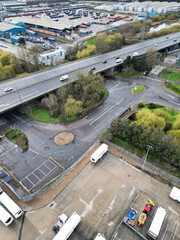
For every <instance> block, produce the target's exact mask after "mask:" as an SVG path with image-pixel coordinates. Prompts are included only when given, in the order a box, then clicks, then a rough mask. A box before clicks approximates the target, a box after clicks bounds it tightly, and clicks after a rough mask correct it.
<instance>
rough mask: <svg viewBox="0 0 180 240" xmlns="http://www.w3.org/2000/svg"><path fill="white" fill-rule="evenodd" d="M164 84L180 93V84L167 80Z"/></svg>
mask: <svg viewBox="0 0 180 240" xmlns="http://www.w3.org/2000/svg"><path fill="white" fill-rule="evenodd" d="M164 84H165V86H166V87H167V88H168V89H169V90H171V91H173V92H175V93H177V94H179V95H180V85H177V84H174V83H170V82H165V83H164Z"/></svg>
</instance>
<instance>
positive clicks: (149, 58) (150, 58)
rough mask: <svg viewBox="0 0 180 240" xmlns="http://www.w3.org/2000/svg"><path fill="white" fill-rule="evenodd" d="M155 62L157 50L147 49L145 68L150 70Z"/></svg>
mask: <svg viewBox="0 0 180 240" xmlns="http://www.w3.org/2000/svg"><path fill="white" fill-rule="evenodd" d="M156 62H157V51H155V50H154V49H149V50H148V51H147V53H146V68H147V70H150V69H151V68H152V66H153V65H155V64H156Z"/></svg>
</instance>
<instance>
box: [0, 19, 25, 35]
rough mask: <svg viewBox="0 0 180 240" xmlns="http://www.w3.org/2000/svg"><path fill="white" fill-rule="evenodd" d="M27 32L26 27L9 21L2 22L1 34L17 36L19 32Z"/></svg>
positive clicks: (0, 26)
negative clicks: (8, 22)
mask: <svg viewBox="0 0 180 240" xmlns="http://www.w3.org/2000/svg"><path fill="white" fill-rule="evenodd" d="M25 32H26V29H25V28H24V27H19V26H14V25H11V24H7V23H2V22H1V24H0V36H1V37H6V38H10V37H12V36H15V35H17V34H20V35H21V34H24V33H25Z"/></svg>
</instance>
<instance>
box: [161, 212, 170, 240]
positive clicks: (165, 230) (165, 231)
mask: <svg viewBox="0 0 180 240" xmlns="http://www.w3.org/2000/svg"><path fill="white" fill-rule="evenodd" d="M172 216H173V215H171V217H170V218H169V222H171V218H172ZM167 230H168V228H167V227H166V229H165V231H164V234H163V236H162V240H164V237H165V235H166V232H167Z"/></svg>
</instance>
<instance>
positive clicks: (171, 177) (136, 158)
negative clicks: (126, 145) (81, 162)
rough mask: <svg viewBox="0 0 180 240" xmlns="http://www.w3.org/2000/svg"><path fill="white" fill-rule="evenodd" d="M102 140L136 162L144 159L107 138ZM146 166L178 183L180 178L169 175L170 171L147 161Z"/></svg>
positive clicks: (141, 161)
mask: <svg viewBox="0 0 180 240" xmlns="http://www.w3.org/2000/svg"><path fill="white" fill-rule="evenodd" d="M102 142H104V143H106V144H108V145H109V146H111V147H113V148H114V149H116V150H117V151H119V152H121V153H122V154H124V155H126V156H128V157H130V158H132V159H134V160H136V161H137V162H139V163H141V164H143V162H144V159H142V158H140V157H138V156H136V155H134V154H133V153H130V152H128V151H126V150H125V149H123V148H121V147H119V146H117V145H115V144H113V143H111V142H109V141H107V140H104V139H103V140H102ZM146 167H148V168H150V169H151V170H153V171H155V172H156V173H158V174H160V175H161V176H164V177H166V178H167V179H169V180H170V181H173V182H175V183H177V184H180V179H179V178H177V177H175V176H173V175H171V174H170V173H167V172H165V171H163V170H162V169H160V168H158V167H156V166H155V165H153V164H151V163H149V162H146Z"/></svg>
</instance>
